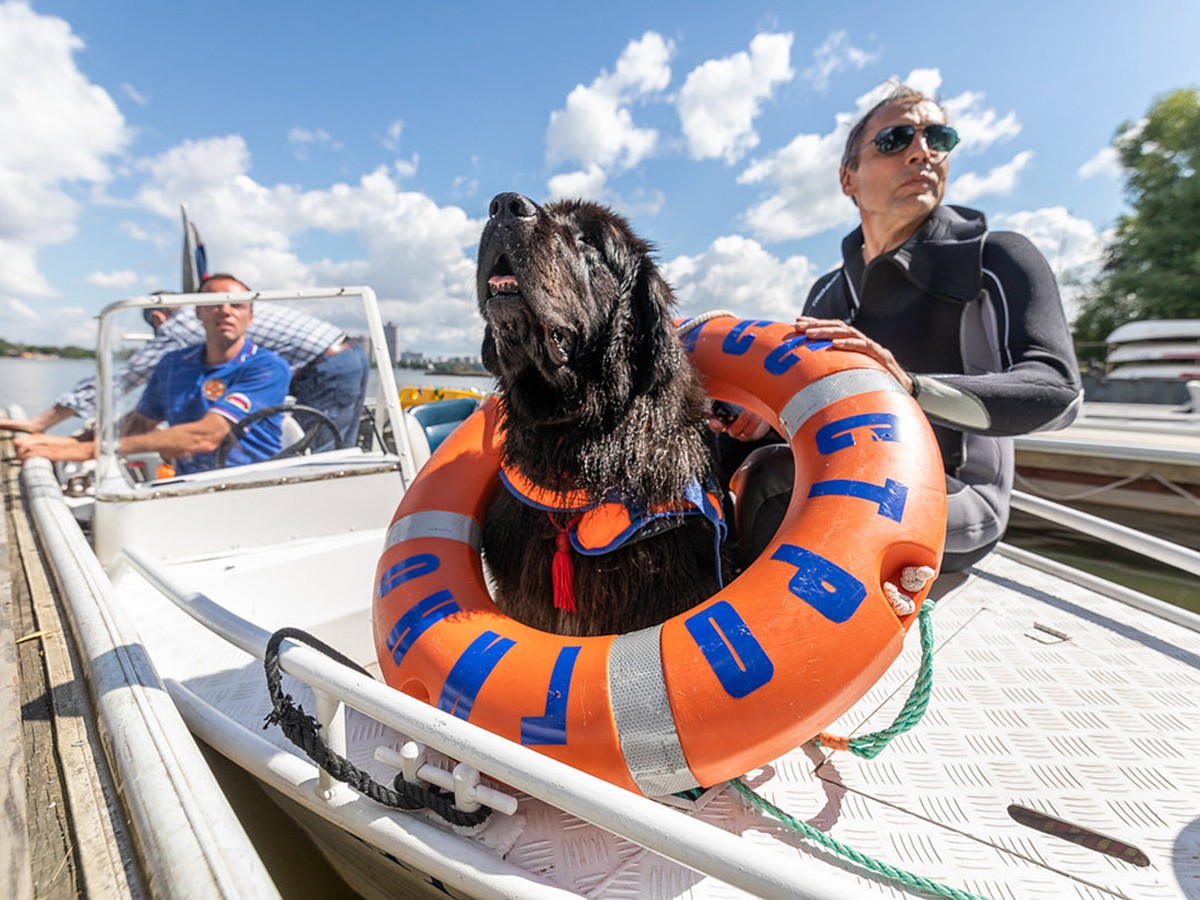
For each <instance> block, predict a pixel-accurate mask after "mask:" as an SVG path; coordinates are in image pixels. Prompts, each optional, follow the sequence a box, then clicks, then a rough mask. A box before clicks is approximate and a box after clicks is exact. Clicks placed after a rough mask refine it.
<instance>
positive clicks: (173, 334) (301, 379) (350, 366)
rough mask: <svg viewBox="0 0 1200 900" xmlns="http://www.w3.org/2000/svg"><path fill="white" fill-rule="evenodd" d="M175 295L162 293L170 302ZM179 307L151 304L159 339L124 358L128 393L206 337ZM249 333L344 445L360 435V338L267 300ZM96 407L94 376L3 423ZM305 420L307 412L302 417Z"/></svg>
mask: <svg viewBox="0 0 1200 900" xmlns="http://www.w3.org/2000/svg"><path fill="white" fill-rule="evenodd" d="M249 290H250V289H249V288H248V287H246V285H245V284H244V283H243V282H242V281H240V280H239V279H237V278H234V277H233V276H232V275H227V274H225V273H217V274H214V275H209V276H207V277H205V279H204V281H203V282H202V283H201V285H200V291H201V292H203V293H224V292H231V293H241V292H248V291H249ZM170 302H171V301H170V299H168V298H164V303H167V304H169V303H170ZM180 312H181V307H178V306H170V305H165V306H162V307H154V308H150V309H147V310H146V311H145V318H146V322H147V324H149V325H150V326H151V327H153V328H154V339H153V340H151V341H149V342H148V343H147V344H146V345H145V346H144V347H142V348H141V349H140V350H138V352H137V353H135V354H134V355H133V356H131V357H130V358H129V359H128V360H125V361H124V362H123V363H122V364H121V367H120V369H119V370H118V371H117V390H118V392H119V393H121V394H122V395H124V394H127V393H130V392H132V391H134V390H136V389H137V388H138V387H140V386H141V385H143V384H145V383H146V381H147V379H148V378H149V377H150V374H151V373H152V372H153V371H154V368H155V367H156V366H157V365H158V363H159V361H160V360H161V359H162V358H163V357H164V356H165V355H166V354H167V353H169V352H170V351H172V350H178V349H180V348H181V347H189V346H191V345H193V344H195V343H197V342H199V341H201V340H203V339H204V334H203V331H202V329H201V327H200V324H199V322H198V321H197V320H196V318H195V317H194V316H191V315H187V314H186V313H184V314H182V315H181V314H180ZM250 338H251V340H253V341H254V342H255V343H256V344H258V346H260V347H265V348H266V349H268V350H272V351H274V352H275V353H278V354H279V355H280V356H282V357H283V359H284V361H285V362H287V364H288V366H290V367H291V370H292V385H291V391H290V393H291V394H292V395H293V396H295V398H296V402H297V403H298V404H299V405H301V406H311V407H313V408H315V409H319V410H320V411H321V412H323V413H325V415H327V416H328V417H329V418H330V419H332V420H333V422H334V423H335V424H336V425H337V428H338V433H339V434H340V435H341V438H342V443H343V445H344V446H347V447H351V446H354V444H355V443H357V441H358V428H359V418H360V417H361V415H362V409H363V401H364V399H365V396H366V389H367V377H368V375H369V372H370V366H369V364H368V362H367V356H366V353H365V352H364V350H363V348H362V346H361V344H360V343H359V342H358V341H355V340H351V339H349V338H348V337H347V336H346V334H345V332H343V331H342V330H341V329H340V328H338V327H337V326H336V325H333V324H331V323H329V322H326V321H325V320H323V319H318V318H316V317H314V316H310V315H308V314H307V313H303V312H300V311H299V310H297V309H291V308H288V307H284V306H280V305H278V304H273V303H272V304H264V305H263V306H262V307H261V308H260V309H259V311H258V314H257V316H256V317H255V321H254V324H253V325H252V326H251V327H250ZM95 412H96V379H95V378H94V377H90V376H89V377H88V378H84V379H83V380H82V381H80V382H79V383H78V384H76V385H75V386H74V387H72V388H71V389H70V390H69V391H66V392H65V393H63V394H60V395H59V396H58V397H55V398H54V403H53V405H51V406H50V407H49V408H47V409H45V410H43V411H42V412H40V413H38V414H36V415H34V416H32V417H30V418H27V419H0V429H7V430H9V431H27V432H34V433H36V432H41V431H46V430H48V429H50V428H52V427H54V426H55V425H57V424H58V423H59V422H62V421H65V420H67V419H69V418H71V417H72V416H79V417H80V418H81V419H87V418H89V417H90V416H93V415H95ZM299 421H300V424H301V425H305V424H306V423H305V422H304V420H303V418H300V419H299ZM333 446H334V439H333V435H332V434H331V433H330V432H329V431H328V429H321V430H320V431H319V432H318V433H317V435H316V440H315V441H314V443H313V444H312V450H313V452H320V451H322V450H329V449H332V448H333Z"/></svg>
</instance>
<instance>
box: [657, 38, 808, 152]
mask: <svg viewBox="0 0 1200 900" xmlns="http://www.w3.org/2000/svg"><path fill="white" fill-rule="evenodd" d="M791 52H792V35H790V34H759V35H755V37H754V39H753V40H752V41H751V42H750V52H749V53H745V52H742V53H735V54H733V55H732V56H727V57H725V58H724V59H712V60H709V61H708V62H705V63H702V64H701V65H699V66H697V67H696V68H694V69H693V70H692V71H691V72H690V73H689V74H688V77H687V80H686V81H685V82H684V85H683V88H682V89H681V90H680V91H679V97H678V100H677V103H676V105H677V107H678V110H679V120H680V124H681V125H682V126H683V134H684V137H685V138H686V139H687V146H688V152H689V154H690V155H691V157H692V158H693V159H713V158H716V157H721V158H723V159H724V160H725V162H727V163H730V164H732V163H735V162H737V161H738V160H739V159H741V158H742V156H743V155H744V154H745V153H746V151H748V150H751V149H753V148H754V147H756V146H758V140H759V138H758V134H757V132H755V130H754V120H755V118H757V116H758V114H759V112H760V111H761V109H762V104H763V101H764V100H766V99H768V98H769V97H770V96H771V93H772V91H773V90H774V88H775V86H776V85H778V84H781V83H783V82H786V81H790V80H791V79H792V78H793V77H794V76H795V72H794V71H793V70H792V67H791V63H790V58H791Z"/></svg>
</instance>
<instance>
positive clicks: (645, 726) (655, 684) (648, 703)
mask: <svg viewBox="0 0 1200 900" xmlns="http://www.w3.org/2000/svg"><path fill="white" fill-rule="evenodd" d="M661 632H662V628H661V626H656V627H654V628H644V629H642V630H641V631H633V632H630V633H629V634H621V635H617V637H616V638H615V639H614V640H613V642H612V648H611V650H610V651H609V656H608V691H609V696H611V697H612V709H613V721H614V722H615V723H616V726H617V736H618V738H619V739H620V741H621V753H622V754H623V755H624V757H625V765H626V767H627V768H628V769H629V775H630V777H631V778H632V779H633V782H634V784H636V785H637V786H638V790H640V791H641V792H642V793H643V794H645V795H646V796H647V797H663V796H666V795H667V794H675V793H678V792H679V791H686V790H690V789H692V788H694V787H699V786H700V785H699V784H698V783H697V782H696V779H695V778H694V777H693V776H692V773H691V771H690V770H689V769H688V766H687V759H686V758H685V757H684V755H683V747H681V746H680V744H679V733H678V732H677V731H676V730H675V719H674V716H673V714H672V713H671V701H670V699H669V698H668V697H667V685H666V682H665V681H664V680H663V667H662V644H661Z"/></svg>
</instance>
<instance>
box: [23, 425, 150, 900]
mask: <svg viewBox="0 0 1200 900" xmlns="http://www.w3.org/2000/svg"><path fill="white" fill-rule="evenodd" d="M4 443H5V445H6V446H4V447H0V456H3V457H5V459H4V461H3V462H2V463H0V466H2V467H3V482H4V495H5V507H6V519H7V533H8V540H9V544H10V548H9V557H8V558H9V566H10V571H9V576H10V583H11V594H12V598H13V603H12V611H13V621H12V628H13V632H14V635H15V640H16V641H18V643H17V644H16V659H17V669H18V678H19V698H20V731H21V735H22V741H23V744H24V752H23V757H24V768H25V784H24V789H25V798H26V810H25V812H26V822H25V831H26V841H27V845H28V859H29V865H28V869H29V871H30V876H31V881H32V885H33V894H32V896H33V897H36V898H43V897H45V898H58V897H77V896H88V897H143V896H148V892H147V891H146V888H145V886H144V884H143V883H142V878H141V874H140V872H139V871H138V869H137V866H136V853H135V852H134V848H133V843H132V839H131V836H130V834H129V831H128V827H127V823H126V821H125V818H124V815H123V811H122V808H121V804H120V801H119V797H118V794H117V789H116V786H115V784H114V783H113V780H112V777H111V774H110V772H109V769H108V764H107V760H106V759H105V756H104V753H103V745H102V743H101V737H100V734H99V732H98V729H97V726H96V719H95V715H94V712H93V709H92V705H91V701H90V698H89V697H88V693H87V688H86V684H85V682H84V680H83V678H82V677H81V675H80V674H79V673H80V672H81V669H80V666H79V662H78V659H77V657H76V652H75V646H74V643H73V642H72V641H71V640H70V632H69V627H70V626H69V623H68V621H67V619H66V618H65V615H64V612H63V610H62V608H61V606H60V605H59V603H58V600H57V597H56V594H55V591H54V587H53V585H52V583H51V581H50V578H49V574H48V572H47V571H46V569H45V567H44V565H43V564H42V558H41V554H40V551H39V549H38V546H37V540H36V537H35V535H34V533H33V529H32V527H31V524H30V522H29V520H28V518H27V517H26V515H25V511H24V507H23V504H22V501H21V493H20V482H19V476H20V469H19V467H18V466H17V465H15V464H14V463H13V462H12V460H11V455H10V453H8V452H6V451H8V450H9V449H10V445H8V442H7V441H5V442H4Z"/></svg>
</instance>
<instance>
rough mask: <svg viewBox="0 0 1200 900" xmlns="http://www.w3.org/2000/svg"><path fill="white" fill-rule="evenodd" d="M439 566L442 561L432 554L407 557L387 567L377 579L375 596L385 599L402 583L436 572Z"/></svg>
mask: <svg viewBox="0 0 1200 900" xmlns="http://www.w3.org/2000/svg"><path fill="white" fill-rule="evenodd" d="M441 564H442V561H441V560H440V559H438V558H437V557H436V556H435V555H434V554H432V553H418V554H417V555H416V556H407V557H405V558H404V559H402V560H400V562H398V563H396V564H395V565H394V566H391V567H389V568H388V569H387V571H385V572H384V573H383V574H382V575H381V576H380V577H379V589H378V590H377V591H376V596H378V597H380V598H383V597H386V596H387V595H388V594H389V593H391V592H392V591H394V590H395V589H396V588H398V587H399V586H400V585H402V584H404V582H406V581H409V580H411V579H413V578H420V577H421V576H422V575H428V574H429V573H430V572H434V571H437V568H438V566H440V565H441Z"/></svg>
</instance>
